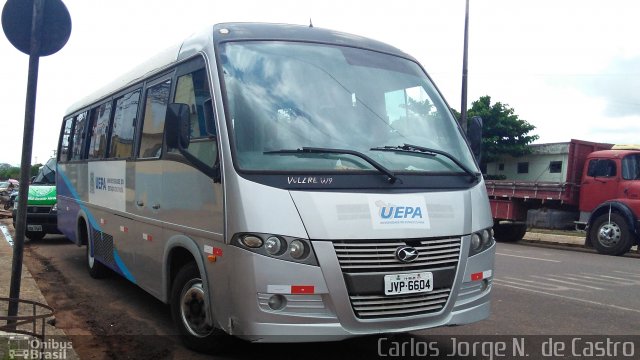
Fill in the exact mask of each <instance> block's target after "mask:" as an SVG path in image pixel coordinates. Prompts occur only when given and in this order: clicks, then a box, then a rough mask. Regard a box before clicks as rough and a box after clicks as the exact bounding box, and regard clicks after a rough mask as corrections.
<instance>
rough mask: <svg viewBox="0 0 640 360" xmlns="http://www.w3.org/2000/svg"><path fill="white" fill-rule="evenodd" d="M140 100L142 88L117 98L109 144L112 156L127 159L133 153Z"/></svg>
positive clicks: (110, 155)
mask: <svg viewBox="0 0 640 360" xmlns="http://www.w3.org/2000/svg"><path fill="white" fill-rule="evenodd" d="M139 102H140V90H135V91H132V92H130V93H128V94H126V95H124V96H123V97H120V98H118V99H117V100H116V106H115V108H116V109H115V113H114V115H113V130H112V131H111V144H110V145H109V157H110V158H115V159H126V158H129V157H131V155H132V154H133V139H134V134H135V130H136V117H137V116H138V103H139Z"/></svg>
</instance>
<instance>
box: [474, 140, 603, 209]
mask: <svg viewBox="0 0 640 360" xmlns="http://www.w3.org/2000/svg"><path fill="white" fill-rule="evenodd" d="M612 146H613V145H612V144H603V143H594V142H589V141H582V140H576V139H571V142H569V149H568V151H569V154H568V158H567V164H566V166H567V167H566V169H567V170H566V178H565V179H564V180H563V181H560V182H548V181H535V180H533V179H532V180H531V181H528V180H485V184H486V187H487V193H488V195H489V199H490V202H491V210H492V212H493V217H494V219H504V220H524V219H526V210H527V208H535V207H537V205H538V204H543V203H545V202H547V201H555V202H556V203H559V204H561V205H570V206H577V205H578V201H579V199H580V183H581V181H582V172H583V169H584V166H585V162H586V158H587V155H589V154H590V153H592V152H594V151H597V150H607V149H610V148H611V147H612ZM534 175H535V174H534ZM526 202H530V204H525V203H526ZM526 205H529V206H526Z"/></svg>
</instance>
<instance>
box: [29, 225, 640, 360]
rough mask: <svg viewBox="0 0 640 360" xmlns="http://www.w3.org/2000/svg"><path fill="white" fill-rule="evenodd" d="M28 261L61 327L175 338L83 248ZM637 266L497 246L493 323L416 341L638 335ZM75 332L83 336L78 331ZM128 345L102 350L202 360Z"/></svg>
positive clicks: (162, 318)
mask: <svg viewBox="0 0 640 360" xmlns="http://www.w3.org/2000/svg"><path fill="white" fill-rule="evenodd" d="M27 253H28V254H30V255H29V256H30V260H37V262H40V264H41V265H43V267H41V268H39V269H35V271H34V269H31V268H30V269H31V270H32V272H34V276H35V277H36V279H37V280H39V281H47V274H48V272H47V268H49V269H55V270H56V271H57V272H58V273H59V274H61V276H62V277H63V278H64V280H63V281H64V282H65V283H62V280H58V281H57V282H56V283H55V284H54V285H53V286H50V287H49V289H48V290H47V291H46V292H45V296H47V292H48V293H49V296H52V297H55V298H56V300H55V301H56V302H57V306H58V308H57V309H58V311H59V312H60V313H61V315H60V316H61V321H64V320H65V319H64V314H65V313H66V314H69V319H71V320H69V321H80V320H81V319H82V318H83V316H85V318H86V313H87V312H89V313H90V314H93V315H95V321H93V322H92V323H89V324H88V326H89V328H90V330H91V331H92V332H94V333H95V332H97V333H100V334H107V335H110V334H111V335H114V334H116V335H130V334H131V335H139V334H143V335H148V334H156V335H158V334H159V335H167V334H174V329H173V325H172V323H171V319H170V316H169V314H168V310H167V307H166V306H164V305H163V304H161V303H160V302H158V301H157V300H155V299H154V298H153V297H152V296H151V295H148V294H146V293H145V292H143V291H142V290H140V289H139V288H138V287H136V286H135V285H133V284H130V283H128V282H127V281H126V280H124V279H123V278H120V277H117V276H114V277H112V278H109V279H104V280H100V281H96V280H93V279H91V278H90V277H89V276H88V275H87V273H86V270H85V263H84V248H78V247H76V246H75V245H73V244H71V243H69V242H68V241H67V240H66V239H64V238H62V237H53V238H51V239H49V238H47V239H45V240H44V241H41V242H38V243H35V244H30V245H28V249H27ZM33 263H34V262H33V261H32V262H31V266H33ZM28 264H29V262H28ZM638 265H640V259H637V258H627V257H608V256H602V255H597V254H591V253H584V252H576V251H565V250H559V249H548V248H540V247H534V246H527V245H523V244H503V243H501V244H498V251H497V256H496V271H495V274H496V278H495V282H494V284H495V285H494V292H493V305H492V306H493V309H492V311H493V313H492V315H491V317H490V318H489V319H487V320H485V321H482V322H479V323H476V324H472V325H468V326H462V327H452V328H440V329H432V330H429V331H425V332H423V333H421V334H420V338H422V336H425V338H428V337H432V336H434V335H456V336H457V335H479V334H483V335H551V334H556V335H562V334H566V335H575V334H582V335H587V334H593V335H616V334H619V335H640V296H638V295H639V294H640V271H637V270H638V269H639V266H638ZM49 281H50V282H51V281H55V280H51V279H49ZM66 296H68V299H66V298H65V297H66ZM79 307H85V308H86V311H85V313H84V314H82V313H78V311H79ZM74 314H75V315H74ZM132 320H133V321H132ZM131 324H135V326H131ZM78 327H79V328H82V326H81V325H79V326H78ZM78 331H79V333H80V334H82V329H80V330H78ZM127 339H128V341H130V343H129V344H128V346H124V345H123V344H122V343H121V342H120V341H119V340H111V342H110V343H109V344H107V345H108V346H109V347H112V351H113V352H115V353H117V352H118V351H125V350H126V349H130V348H135V347H140V346H142V345H143V343H146V342H151V343H152V345H153V346H154V347H156V348H157V349H159V352H158V353H156V354H154V357H156V358H176V359H178V358H185V357H189V358H199V357H200V355H198V354H195V353H192V352H190V351H188V350H186V349H184V348H182V346H181V345H180V344H179V343H177V342H175V341H167V340H157V339H153V338H151V337H147V338H145V337H137V338H136V337H131V339H133V340H131V339H129V338H127ZM125 345H126V344H125ZM146 345H147V346H148V345H149V344H146ZM120 346H124V347H122V348H120ZM282 349H284V348H283V347H282V346H278V345H274V346H271V345H266V346H265V345H258V346H254V345H250V346H244V347H242V348H241V349H240V350H239V351H240V352H239V353H236V354H233V355H230V356H231V357H232V358H252V357H253V356H254V355H255V352H256V351H258V352H260V354H261V355H262V357H263V358H278V357H279V356H280V355H281V352H282ZM286 349H289V350H291V351H294V352H297V351H302V352H309V353H310V354H313V356H311V357H306V358H327V357H329V358H331V357H332V358H345V357H344V356H341V355H344V354H345V351H346V352H348V353H349V354H352V355H353V352H354V351H357V350H358V349H360V350H361V352H360V354H362V355H363V356H364V357H365V358H371V355H372V354H375V352H376V340H363V341H360V340H356V341H353V342H342V343H332V344H328V345H317V344H312V345H287V347H286ZM638 351H640V349H638ZM81 355H82V354H81ZM350 357H352V356H350ZM203 358H204V357H203Z"/></svg>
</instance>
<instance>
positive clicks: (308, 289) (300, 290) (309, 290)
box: [291, 285, 315, 294]
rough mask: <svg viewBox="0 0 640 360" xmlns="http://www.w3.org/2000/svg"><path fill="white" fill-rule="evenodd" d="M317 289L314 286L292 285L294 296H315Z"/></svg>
mask: <svg viewBox="0 0 640 360" xmlns="http://www.w3.org/2000/svg"><path fill="white" fill-rule="evenodd" d="M314 292H315V287H314V286H313V285H291V293H292V294H313V293H314Z"/></svg>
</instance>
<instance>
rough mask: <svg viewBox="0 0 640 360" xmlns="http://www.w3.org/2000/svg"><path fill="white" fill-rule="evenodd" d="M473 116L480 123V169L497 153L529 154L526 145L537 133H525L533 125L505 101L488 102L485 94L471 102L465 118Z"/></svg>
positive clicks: (529, 151)
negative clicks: (504, 102) (477, 117)
mask: <svg viewBox="0 0 640 360" xmlns="http://www.w3.org/2000/svg"><path fill="white" fill-rule="evenodd" d="M452 111H453V113H454V114H455V115H456V117H457V118H458V119H460V114H459V113H458V112H457V111H455V110H453V109H452ZM474 116H480V117H481V118H482V123H483V127H482V159H481V163H480V168H481V169H482V170H483V172H484V170H485V169H486V165H487V163H489V162H492V161H495V160H496V159H497V158H498V156H500V155H511V156H514V157H518V156H522V155H526V154H529V153H531V148H530V147H529V144H531V143H532V142H534V141H536V140H537V139H538V135H529V133H530V132H531V131H533V130H534V129H535V128H536V127H535V126H534V125H531V124H529V123H528V122H527V121H526V120H522V119H520V117H519V116H518V115H517V114H516V113H515V110H514V109H513V108H511V107H509V105H507V104H503V103H501V102H496V103H494V104H493V105H492V104H491V97H490V96H488V95H485V96H482V97H480V99H478V100H476V101H474V102H472V103H471V109H469V110H468V111H467V121H469V120H470V119H471V118H472V117H474ZM467 125H468V123H467Z"/></svg>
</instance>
